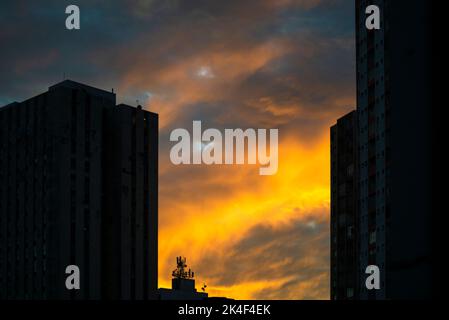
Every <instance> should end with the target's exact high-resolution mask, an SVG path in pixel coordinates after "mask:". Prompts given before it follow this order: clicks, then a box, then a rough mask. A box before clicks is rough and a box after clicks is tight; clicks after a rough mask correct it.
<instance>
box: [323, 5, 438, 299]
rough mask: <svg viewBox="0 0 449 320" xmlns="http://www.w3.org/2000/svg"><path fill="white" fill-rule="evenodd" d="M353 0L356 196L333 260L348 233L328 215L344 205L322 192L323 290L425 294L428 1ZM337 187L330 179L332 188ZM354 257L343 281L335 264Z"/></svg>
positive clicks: (353, 295)
mask: <svg viewBox="0 0 449 320" xmlns="http://www.w3.org/2000/svg"><path fill="white" fill-rule="evenodd" d="M355 3H356V8H355V9H356V56H357V110H356V113H357V118H358V120H357V126H356V127H355V128H354V130H356V132H357V137H356V139H357V145H358V148H357V152H356V153H355V154H354V153H349V154H347V157H349V158H350V157H353V160H352V161H354V162H356V163H357V170H356V171H357V175H356V181H357V182H356V185H355V188H356V190H355V193H356V194H357V198H358V200H357V201H356V202H354V206H355V208H351V209H350V210H349V212H355V215H356V218H355V221H357V226H356V229H357V230H356V234H357V240H356V242H357V249H356V250H355V251H354V256H352V257H346V260H342V258H341V256H342V255H344V254H345V252H344V251H341V250H340V249H339V248H340V247H342V246H343V247H344V243H345V242H346V241H348V240H347V238H343V239H342V238H341V236H340V237H339V235H341V232H340V233H338V232H337V233H336V231H335V230H338V227H337V226H336V225H335V223H337V222H336V221H337V217H340V216H344V215H347V214H348V208H347V207H346V208H343V207H342V206H339V205H338V201H339V200H338V198H332V200H331V207H332V209H331V215H332V218H331V221H332V223H331V230H332V231H331V232H332V234H331V242H332V244H331V246H332V252H331V255H332V257H334V256H335V257H339V258H336V259H334V260H332V261H333V262H332V265H331V298H332V299H407V298H428V297H431V295H432V289H433V288H432V259H431V257H432V256H433V255H432V235H431V234H432V216H433V212H432V205H431V193H430V192H431V161H430V160H431V149H430V146H431V143H430V141H431V139H430V135H431V129H430V123H431V102H432V99H431V91H430V83H431V76H430V72H431V71H430V70H431V65H430V61H431V59H430V56H431V54H430V40H429V39H431V36H430V4H429V3H428V2H427V1H413V2H407V3H406V4H404V3H402V2H400V1H391V0H390V1H389V0H376V1H362V0H356V2H355ZM372 4H373V5H376V6H378V7H379V9H380V12H381V28H380V29H379V30H368V29H367V28H366V26H365V20H366V17H367V14H366V13H365V10H366V8H367V7H368V6H369V5H372ZM339 122H340V121H339ZM336 127H339V123H337V125H336ZM348 143H349V142H348ZM335 149H336V150H335ZM332 150H333V151H332V160H331V161H332V163H333V162H334V161H337V162H338V160H337V159H339V157H341V153H342V152H343V153H344V152H346V151H345V150H344V149H341V144H338V143H336V142H335V141H334V140H332ZM336 157H337V158H336ZM333 172H334V173H335V174H336V177H335V176H334V175H333V176H332V179H336V181H341V180H344V179H345V177H344V176H342V175H341V174H344V172H343V171H333ZM340 188H341V185H338V184H333V183H332V186H331V189H332V190H331V193H332V195H334V194H338V192H339V191H340ZM340 263H341V264H343V265H345V266H344V267H342V266H341V264H340ZM346 263H347V264H348V265H346ZM354 263H356V264H357V268H358V271H357V272H356V276H357V278H358V280H357V281H356V284H355V287H354V288H352V287H350V286H349V284H348V282H344V281H343V280H342V278H341V277H340V276H339V272H340V271H339V270H349V268H352V266H353V265H354ZM368 265H376V266H378V267H379V269H380V289H379V290H376V289H373V290H368V289H367V288H366V286H365V280H366V278H367V276H368V275H367V274H365V269H366V267H367V266H368Z"/></svg>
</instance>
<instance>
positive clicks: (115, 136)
mask: <svg viewBox="0 0 449 320" xmlns="http://www.w3.org/2000/svg"><path fill="white" fill-rule="evenodd" d="M115 100H116V98H115V94H113V93H111V92H107V91H103V90H100V89H96V88H93V87H90V86H86V85H83V84H80V83H76V82H73V81H69V80H66V81H63V82H61V83H58V84H56V85H54V86H52V87H50V88H49V90H48V91H47V92H45V93H43V94H40V95H38V96H36V97H33V98H30V99H28V100H25V101H24V102H21V103H13V104H10V105H8V106H5V107H2V108H0V148H1V149H0V181H1V183H0V299H101V298H116V299H121V298H122V299H134V298H135V299H148V298H152V297H153V298H155V297H156V293H157V278H156V277H157V150H158V142H157V141H158V117H157V114H154V113H151V112H147V111H143V110H141V108H132V107H129V106H124V105H119V106H116V104H115ZM118 119H119V120H118ZM69 265H76V266H77V267H78V268H79V271H80V289H79V290H68V289H67V288H66V284H65V282H66V278H67V277H68V276H69V274H66V267H67V266H69ZM109 289H111V290H109Z"/></svg>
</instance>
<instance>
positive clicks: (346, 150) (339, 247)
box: [331, 111, 359, 299]
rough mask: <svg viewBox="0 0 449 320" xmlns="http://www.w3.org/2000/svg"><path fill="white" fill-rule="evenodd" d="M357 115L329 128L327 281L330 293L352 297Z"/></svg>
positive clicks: (354, 281)
mask: <svg viewBox="0 0 449 320" xmlns="http://www.w3.org/2000/svg"><path fill="white" fill-rule="evenodd" d="M357 149H358V141H357V113H356V112H355V111H353V112H351V113H349V114H347V115H346V116H344V117H342V118H341V119H339V120H338V121H337V124H336V125H334V126H333V127H332V128H331V159H332V162H331V191H332V192H331V204H332V206H331V227H332V230H331V234H332V242H331V252H332V255H331V265H332V269H331V278H332V283H331V286H332V294H333V295H334V296H337V297H345V298H348V299H351V298H354V290H355V288H356V287H357V286H358V285H357V283H358V281H359V279H358V277H357V274H358V263H357V255H358V252H357V250H358V241H357V240H358V235H357V230H358V215H357V210H356V207H357V201H358V193H357V191H358V188H357V177H358V175H357V170H358V167H357V164H358V162H357Z"/></svg>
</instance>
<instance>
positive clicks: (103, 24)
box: [0, 0, 355, 299]
mask: <svg viewBox="0 0 449 320" xmlns="http://www.w3.org/2000/svg"><path fill="white" fill-rule="evenodd" d="M44 2H45V1H43V2H42V3H44ZM78 2H79V3H78V5H79V6H80V8H81V17H82V20H81V23H82V27H81V30H80V31H79V32H77V33H71V34H69V35H67V33H64V30H63V28H62V27H61V30H59V29H58V28H55V27H54V26H55V25H58V24H59V23H61V26H63V23H64V22H63V21H64V18H65V17H64V15H62V16H61V15H60V10H59V8H58V7H57V6H58V4H55V3H53V2H50V1H48V5H42V3H41V2H40V1H39V4H37V2H36V3H35V2H33V3H31V4H30V3H29V2H26V4H25V2H23V1H14V2H11V3H10V4H2V6H3V7H6V8H3V9H4V10H1V11H0V15H2V19H4V20H5V21H7V20H8V19H13V20H14V21H15V22H16V24H15V27H14V28H13V27H8V24H5V26H6V27H5V28H2V29H1V30H0V40H1V42H2V43H12V44H15V45H11V46H7V47H5V48H4V47H3V46H2V53H1V54H0V55H1V56H0V69H1V70H2V72H1V73H2V77H1V79H0V87H1V88H2V91H1V92H0V105H3V104H6V103H8V102H10V101H11V100H20V99H21V98H27V97H30V96H33V95H35V94H36V93H38V92H42V91H45V90H46V88H47V87H48V86H50V85H52V84H54V83H56V82H58V81H60V80H61V75H62V73H65V74H66V76H67V77H68V78H70V79H72V80H75V81H79V82H83V83H86V84H89V85H93V86H96V87H99V88H105V89H107V90H109V89H110V88H114V89H115V92H117V100H118V102H123V103H128V104H131V105H136V100H138V101H139V103H140V104H142V105H143V106H144V108H145V109H147V110H150V111H153V112H157V113H158V114H159V119H160V148H159V151H160V155H159V160H160V167H159V287H170V286H171V271H172V270H173V269H175V267H176V260H175V259H176V256H179V255H182V256H185V257H187V265H188V266H189V267H191V268H192V270H193V271H195V275H196V280H197V283H196V285H197V288H198V289H199V288H200V287H201V286H202V285H203V283H206V284H207V291H208V293H209V295H210V296H226V297H230V298H234V299H328V298H329V263H330V261H329V249H330V248H329V215H330V210H329V202H330V188H329V183H330V162H329V152H330V146H329V127H330V126H331V125H332V124H334V123H335V121H336V119H337V118H338V117H340V116H342V115H343V114H345V113H346V112H348V111H349V110H351V109H353V108H355V48H354V42H355V40H354V25H353V24H354V17H353V15H354V12H353V11H354V8H353V5H354V4H353V2H352V1H347V0H228V1H205V0H203V1H200V0H192V1H181V0H179V1H177V0H165V1H157V0H152V1H150V0H126V1H78ZM5 12H8V13H9V14H8V15H5ZM44 18H45V19H44ZM11 21H12V20H11ZM17 21H19V22H20V23H19V24H17ZM33 23H34V25H37V26H38V27H34V28H35V31H34V34H32V35H30V34H29V31H28V30H29V28H30V27H31V26H32V25H33ZM17 39H20V41H18V40H17ZM193 120H201V121H202V125H203V128H204V129H205V128H218V129H220V130H222V129H224V128H242V129H246V128H255V129H257V128H267V129H268V128H277V129H279V169H278V172H277V174H276V175H273V176H260V175H259V165H240V166H239V165H227V166H226V165H220V166H206V165H180V166H175V165H173V164H171V162H170V159H169V151H170V148H171V147H172V146H173V145H174V143H172V142H170V141H169V134H170V132H171V131H172V130H173V129H176V128H186V129H188V130H189V131H191V128H192V121H193Z"/></svg>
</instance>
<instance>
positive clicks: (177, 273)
mask: <svg viewBox="0 0 449 320" xmlns="http://www.w3.org/2000/svg"><path fill="white" fill-rule="evenodd" d="M186 260H187V259H186V258H185V257H181V256H179V257H176V269H175V270H173V272H172V276H173V278H176V279H193V278H194V276H195V273H194V272H193V271H192V270H191V269H189V270H188V271H186V270H187V269H186V268H187V264H186Z"/></svg>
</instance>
